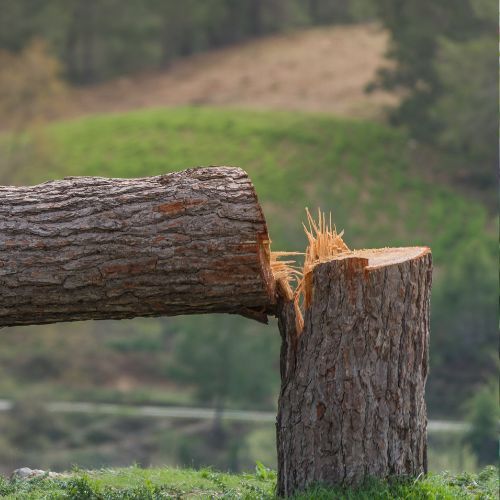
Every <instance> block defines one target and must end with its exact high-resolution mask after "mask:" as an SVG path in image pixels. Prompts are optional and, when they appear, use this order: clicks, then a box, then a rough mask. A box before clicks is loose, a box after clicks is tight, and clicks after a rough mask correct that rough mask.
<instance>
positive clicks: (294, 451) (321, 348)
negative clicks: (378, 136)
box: [276, 247, 432, 496]
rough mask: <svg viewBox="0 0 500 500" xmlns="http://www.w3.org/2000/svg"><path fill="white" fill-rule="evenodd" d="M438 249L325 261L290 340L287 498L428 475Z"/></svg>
mask: <svg viewBox="0 0 500 500" xmlns="http://www.w3.org/2000/svg"><path fill="white" fill-rule="evenodd" d="M431 275H432V261H431V253H430V250H429V249H428V248H422V247H418V248H403V249H382V250H376V251H366V250H365V251H358V252H354V253H353V254H352V255H351V256H348V257H339V258H338V259H335V260H332V261H330V262H327V263H322V264H319V265H317V266H316V267H315V268H314V270H313V277H312V291H313V298H312V304H311V305H310V307H309V309H308V310H307V311H306V312H305V317H304V328H303V331H302V332H301V333H299V332H297V331H296V322H295V311H294V307H293V303H292V302H289V301H287V300H286V299H284V298H281V299H280V300H279V301H278V319H279V328H280V332H281V336H282V340H283V343H282V351H281V377H282V385H281V393H280V398H279V411H278V419H277V426H276V428H277V443H278V494H279V495H283V496H289V495H291V494H293V493H294V492H295V491H297V490H302V489H304V488H306V487H307V486H309V485H311V484H313V483H323V484H329V485H334V484H348V485H350V484H356V483H359V482H361V481H362V480H363V479H365V478H367V477H369V476H374V477H380V478H383V477H386V476H389V475H411V476H416V475H418V474H420V473H422V472H426V470H427V456H426V426H427V417H426V406H425V400H424V389H425V381H426V377H427V368H428V338H429V297H430V287H431Z"/></svg>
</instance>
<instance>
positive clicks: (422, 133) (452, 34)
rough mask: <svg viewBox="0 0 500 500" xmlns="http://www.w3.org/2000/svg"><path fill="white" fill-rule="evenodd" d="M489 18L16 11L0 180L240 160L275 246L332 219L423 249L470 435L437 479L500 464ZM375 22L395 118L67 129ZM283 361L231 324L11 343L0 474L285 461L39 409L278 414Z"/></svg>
mask: <svg viewBox="0 0 500 500" xmlns="http://www.w3.org/2000/svg"><path fill="white" fill-rule="evenodd" d="M181 5H182V8H180V6H181ZM495 9H496V7H493V3H492V1H491V0H460V2H457V4H456V6H455V7H454V8H453V9H450V8H449V3H448V5H447V2H445V1H444V0H443V1H433V2H431V1H427V0H420V1H417V0H415V1H413V0H410V1H407V2H404V3H401V2H399V1H398V0H355V1H354V0H343V1H327V0H309V1H299V0H293V1H284V0H270V1H266V2H263V1H256V0H253V1H246V0H238V1H224V0H209V1H196V0H190V1H189V2H177V1H170V0H164V1H156V0H148V1H142V2H139V1H134V0H122V1H120V2H115V1H114V0H94V1H92V2H89V1H84V0H71V1H61V0H48V1H39V0H4V1H3V2H2V15H1V16H0V49H1V51H0V113H1V118H2V119H1V120H0V130H2V133H1V135H0V182H2V183H36V182H42V181H45V180H48V179H52V178H60V177H63V176H65V175H103V176H115V177H135V176H144V175H154V174H159V173H165V172H170V171H175V170H180V169H183V168H186V167H190V166H195V165H211V164H229V165H239V166H241V167H243V168H245V169H246V170H247V171H248V172H249V174H250V176H251V178H252V180H253V181H254V183H255V186H256V189H257V193H258V194H259V198H260V200H261V202H262V204H263V207H264V211H265V213H266V216H267V218H268V223H269V228H270V233H271V236H272V238H273V248H275V249H284V250H299V251H300V250H302V249H303V248H304V245H305V238H304V235H303V233H302V230H301V227H300V221H301V220H302V218H303V215H304V214H303V208H304V207H305V206H309V207H310V208H315V207H316V206H321V207H322V208H323V209H324V210H332V212H333V215H334V218H335V221H336V223H337V227H338V228H339V229H341V228H344V229H345V231H346V233H345V235H346V241H347V242H348V244H349V245H350V246H351V247H354V248H362V247H376V246H387V245H411V244H417V245H419V244H427V245H429V246H431V247H432V250H433V256H434V263H435V272H434V285H433V295H432V324H431V331H432V336H431V373H430V377H429V380H428V385H427V395H428V406H429V413H430V418H446V419H453V420H462V419H468V421H469V422H471V423H472V424H473V425H472V427H471V428H470V430H469V431H468V432H467V433H463V435H457V434H442V435H440V436H435V435H433V436H431V439H430V446H431V458H430V463H431V467H432V468H433V469H434V470H441V469H443V468H449V469H450V468H451V469H454V470H460V469H475V468H476V467H477V465H478V464H479V465H482V464H487V463H493V462H494V461H495V460H496V456H497V455H496V443H495V435H496V433H497V422H498V402H497V396H496V394H497V392H498V390H497V389H496V388H495V383H494V382H493V380H494V379H495V374H496V372H497V370H498V364H497V361H496V356H495V355H494V354H493V353H494V352H495V349H496V338H497V325H498V317H497V297H498V279H497V253H496V252H497V242H496V230H497V216H496V213H495V211H496V191H495V186H496V183H495V178H494V174H493V165H496V155H497V152H496V136H497V128H496V115H497V109H498V107H497V101H496V99H497V98H496V85H497V74H496V70H494V69H493V68H494V67H496V66H494V64H493V62H492V61H493V57H495V58H496V52H494V51H496V48H493V41H494V39H495V38H496V24H494V23H496V11H495ZM366 20H370V21H376V22H378V23H380V24H381V25H382V26H384V27H385V30H386V31H387V33H388V34H389V37H390V44H389V47H388V57H389V61H390V62H389V63H384V64H382V66H383V68H382V69H381V70H380V72H379V74H378V76H377V75H374V77H373V81H372V85H370V86H369V87H370V89H373V88H375V87H383V88H385V89H386V90H389V91H390V92H393V93H394V95H396V96H397V101H396V102H399V105H397V106H395V107H394V108H393V109H392V110H391V111H390V113H389V114H388V119H387V120H379V121H367V120H359V119H357V120H354V119H349V118H339V117H334V116H330V115H326V114H314V113H305V112H298V111H294V112H289V111H288V112H287V111H249V110H245V111H244V110H241V109H219V108H206V107H200V106H195V107H193V106H191V107H183V108H169V109H147V110H138V111H133V112H127V113H119V114H102V115H92V116H81V115H84V114H85V109H79V110H78V112H77V113H73V114H72V116H74V118H73V119H71V120H68V119H65V120H62V118H63V117H65V116H67V115H66V114H65V113H66V110H67V108H68V107H71V105H72V104H74V101H75V96H76V92H77V90H75V89H74V86H75V85H79V86H83V87H82V88H88V85H89V84H91V83H93V84H95V83H96V82H99V81H104V80H106V79H111V78H115V77H117V76H123V75H129V74H131V73H132V72H133V73H136V72H138V71H141V73H140V75H144V74H146V73H147V72H154V71H159V68H160V69H161V68H163V69H162V70H161V71H168V68H167V67H168V66H169V65H173V64H175V61H176V60H177V59H180V58H184V57H186V56H188V55H190V54H193V53H195V52H202V51H206V50H208V49H214V48H219V47H221V46H226V45H234V44H237V43H241V42H243V41H244V40H248V39H251V38H256V37H262V36H264V35H268V34H271V33H276V32H283V31H285V32H288V31H290V30H297V29H299V28H300V29H303V28H306V27H311V26H316V25H330V24H339V23H353V22H360V21H366ZM290 43H291V44H292V43H293V42H292V41H291V42H290ZM331 50H332V55H333V54H334V52H335V46H333V48H332V49H331ZM493 54H495V55H493ZM324 57H328V55H327V53H325V56H324ZM495 61H496V59H495ZM250 63H251V61H250ZM165 68H167V69H165ZM347 76H348V75H341V76H336V77H335V76H332V79H333V78H344V77H346V78H347ZM113 82H115V83H114V85H116V86H118V85H119V81H115V80H111V85H113ZM314 85H315V82H314V81H311V82H310V87H311V88H312V91H313V92H314ZM84 86H87V87H84ZM493 88H495V90H493ZM145 91H147V89H146V90H145ZM211 91H212V92H214V93H216V92H217V88H213V89H211ZM277 92H278V93H279V89H277ZM494 117H495V118H494ZM278 350H279V335H278V334H277V330H276V327H275V326H273V327H272V328H265V327H262V326H261V325H258V324H256V323H255V324H254V323H252V322H250V321H248V320H243V319H239V318H232V317H219V316H213V317H206V318H197V317H190V318H175V319H162V320H155V319H151V320H143V319H138V320H133V321H129V322H89V323H82V324H63V325H50V326H39V327H29V328H15V329H5V330H2V331H1V332H0V398H8V399H10V400H13V401H14V402H15V405H14V409H13V410H12V411H10V412H6V413H3V414H0V429H1V431H2V432H0V468H2V469H3V470H4V471H10V470H11V469H13V468H15V467H16V466H21V465H29V466H32V467H52V468H55V469H65V468H66V469H67V468H68V467H69V466H70V465H71V463H78V464H79V465H82V466H84V467H89V468H95V467H101V466H108V465H110V466H111V465H114V466H116V465H122V466H125V465H129V464H130V463H133V462H134V461H136V462H138V463H141V464H144V465H151V464H162V463H168V464H171V465H177V464H183V465H195V466H203V465H212V466H214V467H217V468H221V469H231V470H234V471H239V470H248V469H249V468H252V467H253V464H254V461H255V459H256V458H259V459H261V460H263V461H265V463H266V464H268V465H273V464H274V460H275V455H274V448H273V447H274V444H273V440H274V431H273V429H272V425H268V424H250V423H228V422H223V421H220V420H217V419H216V420H215V421H214V422H197V421H187V422H172V421H164V420H161V419H160V420H154V421H153V420H150V419H147V418H144V417H143V418H141V417H137V416H135V417H130V416H126V415H121V416H108V417H105V418H104V417H98V418H96V417H95V416H90V415H62V414H54V413H51V412H48V411H47V409H46V407H45V406H44V405H45V403H46V402H47V401H52V400H61V399H62V400H77V401H78V400H80V401H82V400H83V401H101V402H122V403H130V404H161V405H193V406H194V405H197V406H211V407H215V408H218V409H219V410H222V409H224V408H241V409H250V410H269V411H273V410H274V409H275V404H276V397H277V390H278V387H279V379H278V377H279V369H278ZM446 450H447V451H446Z"/></svg>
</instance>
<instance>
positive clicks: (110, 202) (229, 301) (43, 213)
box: [0, 167, 274, 326]
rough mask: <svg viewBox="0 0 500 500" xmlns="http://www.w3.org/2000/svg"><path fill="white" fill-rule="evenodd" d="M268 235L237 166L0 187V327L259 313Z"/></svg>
mask: <svg viewBox="0 0 500 500" xmlns="http://www.w3.org/2000/svg"><path fill="white" fill-rule="evenodd" d="M273 301H274V279H273V278H272V274H271V271H270V267H269V237H268V233H267V227H266V222H265V220H264V216H263V214H262V210H261V208H260V206H259V203H258V201H257V197H256V194H255V190H254V188H253V186H252V183H251V181H250V179H249V178H248V176H247V174H246V173H245V172H244V171H243V170H241V169H239V168H230V167H212V168H197V169H190V170H186V171H183V172H178V173H174V174H170V175H162V176H157V177H149V178H142V179H105V178H100V177H70V178H66V179H64V180H62V181H54V182H47V183H44V184H40V185H38V186H31V187H14V186H3V187H0V326H12V325H27V324H40V323H53V322H58V321H75V320H88V319H122V318H132V317H134V316H159V315H177V314H194V313H197V314H198V313H214V312H225V313H238V314H243V315H245V316H250V317H253V318H255V319H258V320H260V321H266V319H267V316H266V313H267V311H269V310H272V307H273V305H272V303H273Z"/></svg>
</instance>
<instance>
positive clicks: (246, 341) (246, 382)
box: [167, 315, 279, 411]
mask: <svg viewBox="0 0 500 500" xmlns="http://www.w3.org/2000/svg"><path fill="white" fill-rule="evenodd" d="M171 325H173V329H174V332H175V333H174V345H173V352H172V362H171V364H170V366H168V367H167V373H169V374H171V375H172V377H173V378H174V379H175V380H178V381H180V382H182V383H184V384H186V385H187V386H192V387H193V388H194V390H195V395H196V398H197V400H198V401H199V402H200V403H202V404H204V405H209V406H212V407H214V408H216V409H218V410H219V411H220V410H223V409H224V408H228V407H231V406H233V407H236V408H241V407H245V406H246V405H249V404H250V407H249V408H250V409H258V408H261V409H270V408H273V407H274V405H275V403H274V401H273V395H274V394H275V393H276V390H277V386H278V360H277V359H276V358H275V357H274V354H275V353H277V352H278V344H279V337H278V336H273V335H272V334H270V332H268V331H265V330H263V328H262V327H261V326H259V325H258V324H256V323H253V322H250V321H246V320H242V319H240V318H237V317H233V316H227V315H224V316H207V317H203V318H196V317H193V318H189V321H186V320H183V321H182V323H180V325H182V326H176V322H175V320H173V321H170V322H169V323H167V327H168V328H169V329H172V326H171Z"/></svg>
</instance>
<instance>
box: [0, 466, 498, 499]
mask: <svg viewBox="0 0 500 500" xmlns="http://www.w3.org/2000/svg"><path fill="white" fill-rule="evenodd" d="M497 472H498V471H497V470H496V469H495V468H494V467H488V468H486V469H484V470H483V471H482V472H480V473H479V474H477V475H472V474H461V475H459V476H451V475H449V474H446V473H444V474H441V475H429V476H428V477H425V478H419V479H417V480H414V479H412V480H407V481H405V480H401V481H389V482H386V481H370V482H368V483H367V484H365V485H362V486H360V487H358V488H335V489H332V488H329V489H327V488H320V487H318V488H312V489H310V490H308V491H307V492H304V493H301V494H298V495H296V496H295V497H293V498H294V499H296V500H306V499H307V500H322V499H324V500H327V499H332V498H336V499H339V500H342V499H345V500H347V499H350V500H361V499H363V500H392V499H394V500H397V499H401V498H405V499H407V500H412V499H414V500H417V499H430V498H439V499H442V500H448V499H450V500H451V499H456V498H463V499H467V498H470V499H472V498H475V499H484V500H486V499H494V498H497V493H498V473H497ZM275 483H276V474H275V472H274V471H271V470H269V469H266V468H264V467H262V466H260V465H258V466H257V468H256V473H255V474H239V475H235V474H225V473H220V472H215V471H213V470H211V469H202V470H192V469H167V468H161V469H140V468H138V467H132V468H128V469H107V470H102V471H88V472H78V471H76V472H73V473H70V474H67V475H65V476H63V477H61V478H56V479H49V478H44V477H43V476H42V477H38V478H34V479H31V480H29V481H15V480H14V481H6V480H3V479H2V478H1V477H0V496H2V498H6V499H10V500H14V499H19V500H20V499H23V500H24V499H28V498H29V499H32V500H35V499H42V498H73V499H75V498H77V499H82V500H83V499H86V500H101V499H102V500H104V499H106V500H115V499H116V500H118V499H120V500H121V499H124V498H127V499H130V500H134V499H137V500H146V499H151V500H153V499H160V498H227V499H229V498H231V499H237V498H239V499H261V500H265V499H269V500H271V499H273V498H276V496H275V494H274V489H275Z"/></svg>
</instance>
